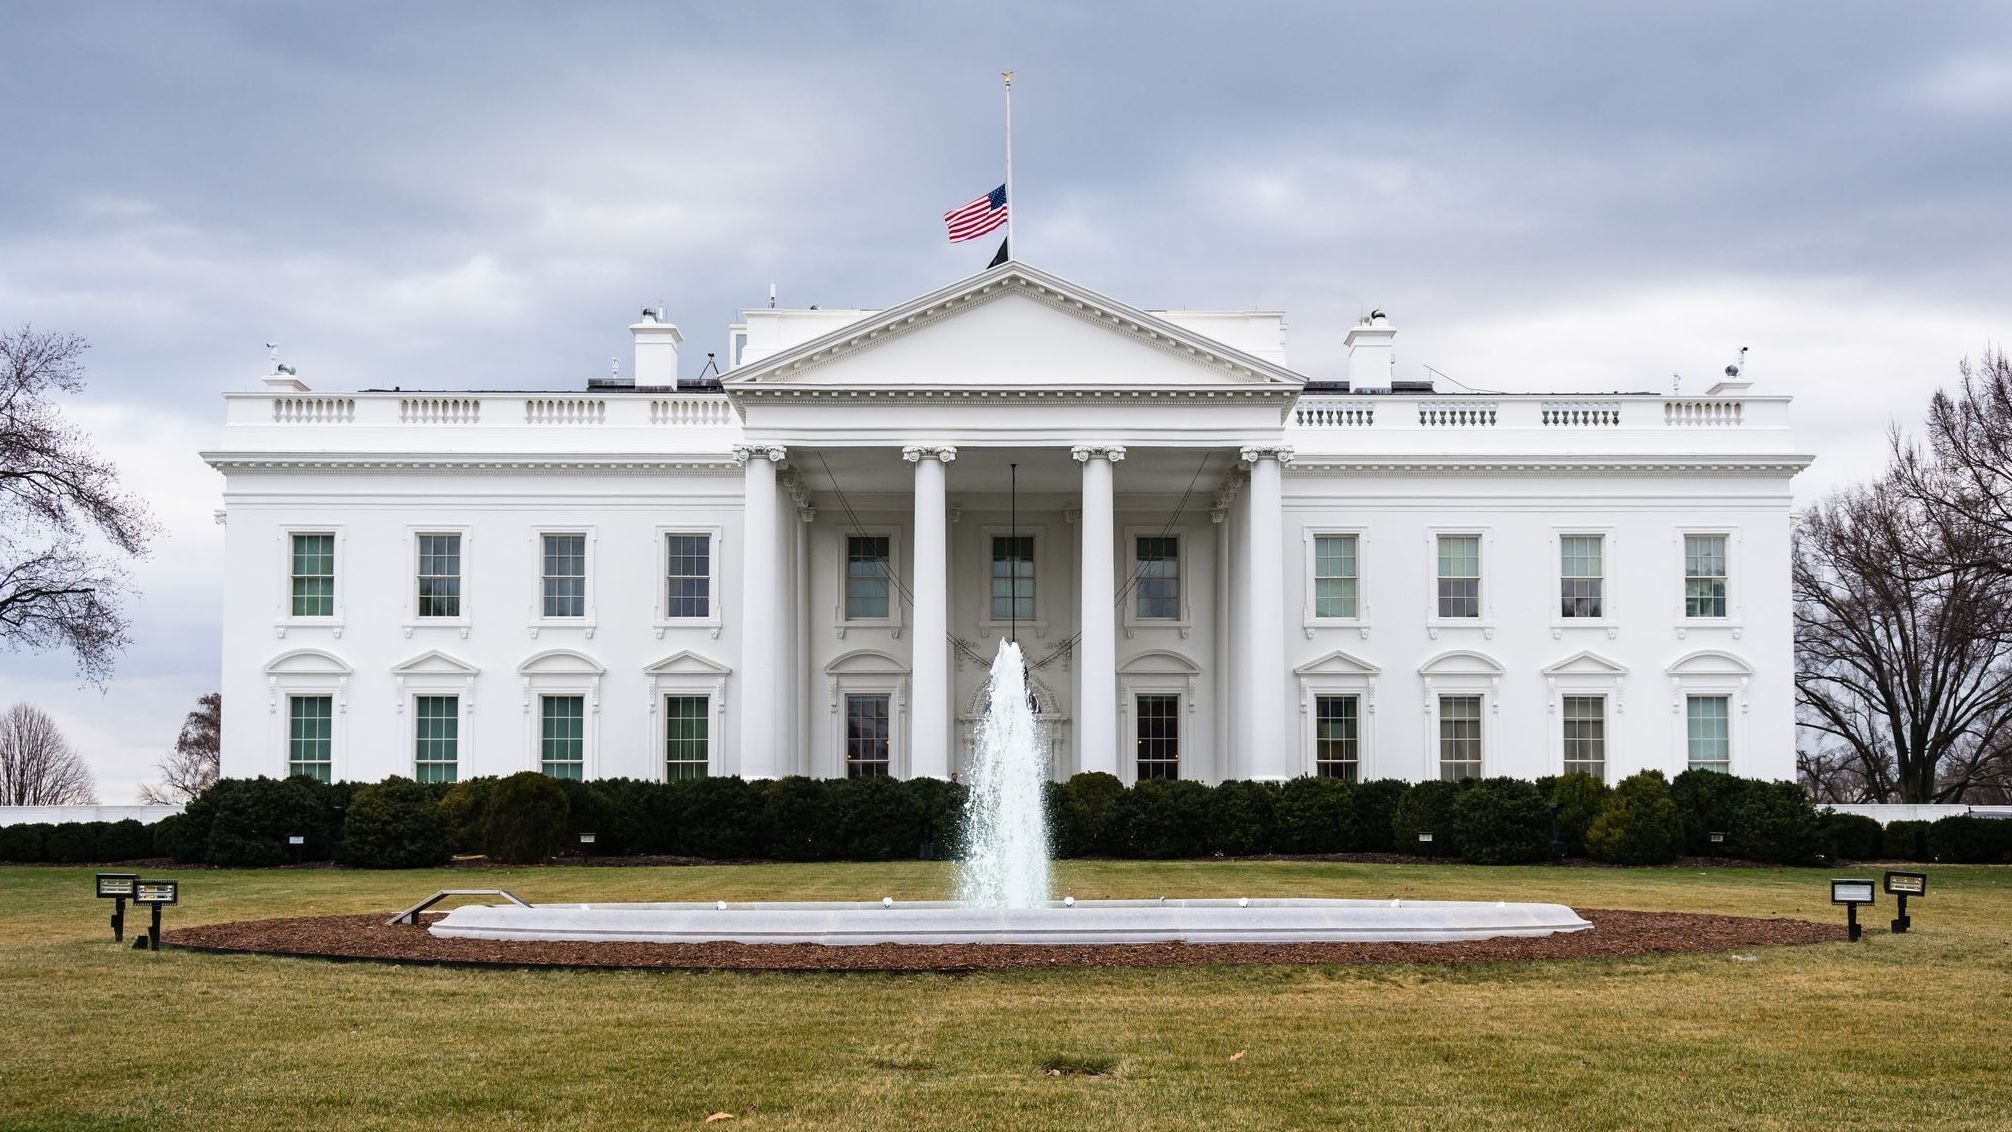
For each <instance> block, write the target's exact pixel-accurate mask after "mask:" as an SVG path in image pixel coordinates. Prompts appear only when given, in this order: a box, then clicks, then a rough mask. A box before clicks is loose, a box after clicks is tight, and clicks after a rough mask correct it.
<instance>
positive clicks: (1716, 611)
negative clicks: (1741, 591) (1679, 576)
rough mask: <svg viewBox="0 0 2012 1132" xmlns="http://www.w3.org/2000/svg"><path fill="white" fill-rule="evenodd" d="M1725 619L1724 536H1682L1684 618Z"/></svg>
mask: <svg viewBox="0 0 2012 1132" xmlns="http://www.w3.org/2000/svg"><path fill="white" fill-rule="evenodd" d="M1725 615H1726V536H1724V535H1685V536H1684V616H1686V617H1724V616H1725Z"/></svg>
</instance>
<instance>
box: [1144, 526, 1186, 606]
mask: <svg viewBox="0 0 2012 1132" xmlns="http://www.w3.org/2000/svg"><path fill="white" fill-rule="evenodd" d="M1136 549H1137V551H1138V557H1139V577H1138V590H1137V594H1136V597H1135V600H1136V602H1137V603H1138V604H1137V606H1136V607H1135V613H1136V615H1137V617H1138V619H1139V620H1141V621H1177V620H1179V619H1180V616H1181V540H1180V538H1179V537H1178V536H1176V535H1141V536H1140V537H1139V539H1138V543H1137V546H1136Z"/></svg>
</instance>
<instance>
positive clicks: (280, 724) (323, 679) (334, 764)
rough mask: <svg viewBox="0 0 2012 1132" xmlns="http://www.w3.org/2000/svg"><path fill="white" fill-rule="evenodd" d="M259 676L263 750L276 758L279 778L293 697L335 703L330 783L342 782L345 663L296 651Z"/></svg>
mask: <svg viewBox="0 0 2012 1132" xmlns="http://www.w3.org/2000/svg"><path fill="white" fill-rule="evenodd" d="M260 675H262V676H263V677H265V701H266V718H267V719H268V720H269V726H270V730H269V731H268V732H267V738H266V743H267V747H266V749H267V750H269V751H272V752H274V753H275V754H276V755H277V756H278V766H279V774H280V776H281V777H284V776H285V774H286V770H287V768H288V765H289V763H290V761H291V759H290V754H291V748H290V746H289V742H290V740H291V733H290V724H289V715H288V711H289V708H288V706H287V701H288V700H289V699H290V698H291V697H294V696H332V697H334V701H335V703H334V723H333V730H332V732H331V740H332V744H333V745H332V746H331V748H330V759H331V763H330V767H329V773H330V781H332V782H341V781H343V780H344V779H345V778H346V777H347V776H348V772H349V762H348V756H349V743H348V739H349V681H350V677H351V676H352V675H354V670H353V669H352V668H351V667H350V666H349V663H348V662H347V661H345V660H343V659H342V658H341V657H338V656H336V655H335V654H333V653H331V652H327V651H324V650H322V649H319V648H312V647H310V648H299V649H293V650H291V651H289V652H285V653H281V654H280V655H279V656H276V657H273V658H272V659H271V660H269V661H267V662H266V664H265V667H264V668H263V669H262V670H261V671H260Z"/></svg>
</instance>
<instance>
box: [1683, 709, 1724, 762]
mask: <svg viewBox="0 0 2012 1132" xmlns="http://www.w3.org/2000/svg"><path fill="white" fill-rule="evenodd" d="M1729 706H1730V700H1729V698H1728V697H1726V696H1691V697H1690V698H1689V699H1687V700H1686V701H1685V703H1684V709H1685V711H1684V714H1685V731H1686V736H1687V738H1688V739H1689V741H1690V749H1691V750H1690V753H1691V759H1690V762H1691V769H1692V770H1719V771H1725V772H1727V773H1731V772H1732V763H1733V750H1732V717H1731V715H1730V713H1729V711H1728V707H1729Z"/></svg>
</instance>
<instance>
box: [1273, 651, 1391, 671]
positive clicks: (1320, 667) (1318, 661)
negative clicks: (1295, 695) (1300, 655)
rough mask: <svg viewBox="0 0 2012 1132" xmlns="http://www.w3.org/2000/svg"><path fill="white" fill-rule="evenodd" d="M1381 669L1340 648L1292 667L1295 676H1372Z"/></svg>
mask: <svg viewBox="0 0 2012 1132" xmlns="http://www.w3.org/2000/svg"><path fill="white" fill-rule="evenodd" d="M1381 671H1383V669H1381V668H1378V667H1377V666H1376V665H1374V664H1371V663H1369V662H1368V661H1366V660H1364V659H1362V658H1361V657H1359V656H1351V655H1349V654H1348V653H1345V652H1342V651H1341V650H1340V649H1336V650H1335V651H1333V652H1331V653H1328V654H1327V655H1326V656H1323V657H1316V658H1315V659H1313V660H1309V661H1307V662H1306V663H1305V664H1302V665H1300V666H1299V667H1298V668H1295V669H1293V674H1294V675H1297V676H1374V675H1376V674H1377V673H1379V672H1381Z"/></svg>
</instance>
